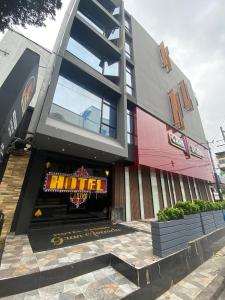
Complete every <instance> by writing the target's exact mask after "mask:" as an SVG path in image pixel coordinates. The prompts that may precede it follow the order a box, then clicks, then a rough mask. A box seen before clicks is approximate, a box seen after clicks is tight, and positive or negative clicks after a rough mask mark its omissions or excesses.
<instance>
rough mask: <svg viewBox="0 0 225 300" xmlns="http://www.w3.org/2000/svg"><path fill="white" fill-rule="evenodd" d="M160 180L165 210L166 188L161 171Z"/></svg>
mask: <svg viewBox="0 0 225 300" xmlns="http://www.w3.org/2000/svg"><path fill="white" fill-rule="evenodd" d="M160 180H161V186H162V193H163V204H164V208H166V207H167V206H168V205H167V199H166V186H165V181H164V176H163V172H162V171H160Z"/></svg>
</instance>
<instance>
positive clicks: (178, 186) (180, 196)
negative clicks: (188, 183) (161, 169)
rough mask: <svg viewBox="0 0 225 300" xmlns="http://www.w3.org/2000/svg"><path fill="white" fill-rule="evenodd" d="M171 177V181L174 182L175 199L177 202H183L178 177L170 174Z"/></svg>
mask: <svg viewBox="0 0 225 300" xmlns="http://www.w3.org/2000/svg"><path fill="white" fill-rule="evenodd" d="M172 176H173V181H174V187H175V193H176V199H177V201H183V197H182V192H181V186H180V180H179V176H178V175H177V174H172Z"/></svg>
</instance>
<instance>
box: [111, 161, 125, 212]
mask: <svg viewBox="0 0 225 300" xmlns="http://www.w3.org/2000/svg"><path fill="white" fill-rule="evenodd" d="M124 172H125V170H124V166H120V165H114V166H113V176H112V206H113V208H124V207H125V176H124Z"/></svg>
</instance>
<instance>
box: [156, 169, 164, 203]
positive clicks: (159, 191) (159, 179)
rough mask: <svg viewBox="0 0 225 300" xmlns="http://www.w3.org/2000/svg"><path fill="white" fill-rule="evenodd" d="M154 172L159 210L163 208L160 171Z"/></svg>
mask: <svg viewBox="0 0 225 300" xmlns="http://www.w3.org/2000/svg"><path fill="white" fill-rule="evenodd" d="M155 172H156V180H157V187H158V194H159V207H160V209H163V208H164V204H163V192H162V184H161V178H160V171H159V170H155Z"/></svg>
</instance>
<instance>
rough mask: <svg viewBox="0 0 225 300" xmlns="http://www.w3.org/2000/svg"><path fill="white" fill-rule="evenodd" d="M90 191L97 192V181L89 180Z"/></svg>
mask: <svg viewBox="0 0 225 300" xmlns="http://www.w3.org/2000/svg"><path fill="white" fill-rule="evenodd" d="M88 190H89V191H95V190H96V179H89V180H88Z"/></svg>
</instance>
